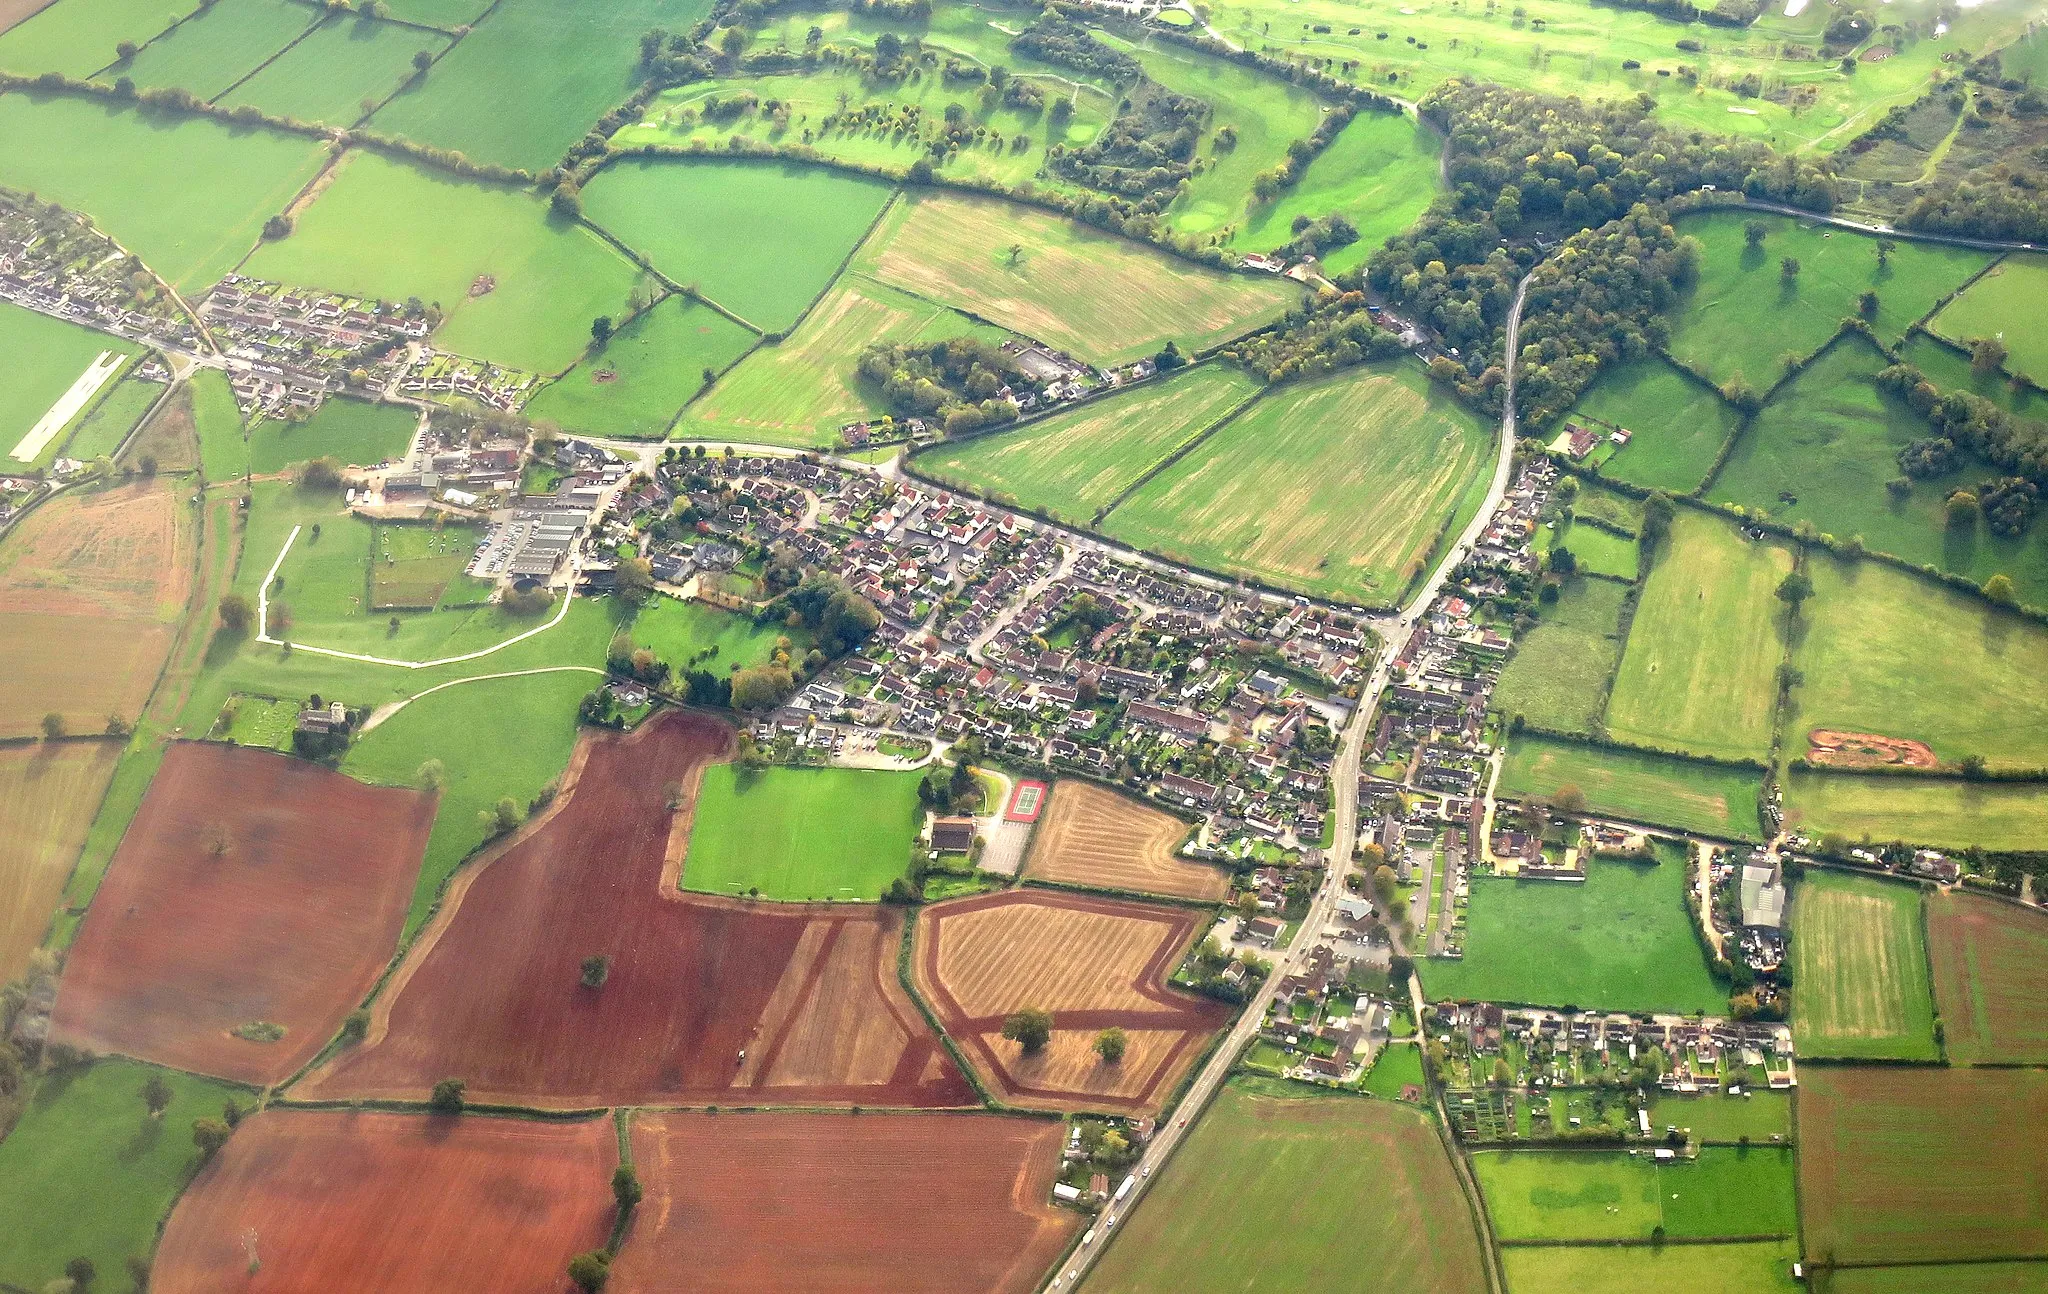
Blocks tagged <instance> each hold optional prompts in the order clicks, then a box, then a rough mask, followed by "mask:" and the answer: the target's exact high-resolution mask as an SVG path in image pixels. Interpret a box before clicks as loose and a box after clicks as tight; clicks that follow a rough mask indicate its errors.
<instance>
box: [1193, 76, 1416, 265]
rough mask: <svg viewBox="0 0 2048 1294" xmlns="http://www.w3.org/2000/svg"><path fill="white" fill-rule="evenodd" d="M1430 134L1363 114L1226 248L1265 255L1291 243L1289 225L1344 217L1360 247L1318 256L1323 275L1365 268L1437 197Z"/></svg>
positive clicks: (1389, 117) (1391, 118)
mask: <svg viewBox="0 0 2048 1294" xmlns="http://www.w3.org/2000/svg"><path fill="white" fill-rule="evenodd" d="M1440 147H1441V145H1440V144H1439V143H1438V141H1437V137H1436V134H1435V132H1434V131H1431V130H1429V129H1427V128H1425V127H1423V126H1420V125H1418V124H1417V123H1416V122H1415V120H1414V119H1413V118H1410V117H1408V116H1405V115H1396V114H1394V113H1386V112H1361V113H1360V114H1358V116H1356V117H1354V118H1352V120H1351V124H1350V125H1348V126H1346V127H1344V129H1343V130H1342V131H1340V132H1338V135H1337V138H1336V139H1334V140H1332V141H1331V142H1330V146H1329V147H1328V148H1326V149H1324V150H1323V151H1322V152H1320V153H1318V154H1316V156H1315V159H1314V160H1313V161H1311V162H1310V163H1309V164H1308V169H1307V170H1305V171H1303V172H1302V176H1301V179H1300V180H1298V181H1297V182H1296V183H1295V185H1294V187H1293V188H1290V189H1287V190H1284V191H1283V192H1282V193H1280V195H1279V196H1277V197H1276V198H1274V199H1273V200H1272V201H1271V202H1269V203H1266V204H1264V205H1263V206H1259V205H1254V207H1253V208H1252V209H1251V210H1250V211H1248V212H1247V213H1246V215H1245V217H1244V219H1243V221H1242V222H1241V223H1240V224H1238V226H1237V230H1236V232H1235V233H1233V234H1232V235H1231V238H1230V244H1229V245H1230V246H1232V247H1235V248H1238V249H1239V250H1241V251H1253V252H1270V251H1272V250H1273V249H1274V248H1276V247H1281V246H1283V245H1285V244H1287V243H1290V242H1292V241H1294V236H1295V235H1294V228H1293V226H1294V220H1295V218H1296V217H1297V216H1307V217H1308V218H1309V219H1311V220H1318V219H1321V218H1322V217H1324V216H1327V215H1332V214H1336V215H1341V216H1343V217H1344V218H1345V219H1347V220H1349V221H1350V222H1351V223H1352V225H1353V226H1355V227H1356V228H1357V230H1358V241H1357V242H1355V243H1351V244H1349V245H1347V246H1344V247H1333V248H1331V249H1330V250H1329V251H1327V252H1325V253H1324V254H1323V257H1322V268H1323V272H1324V273H1326V274H1341V273H1343V272H1345V271H1347V270H1352V269H1356V268H1357V267H1359V266H1360V265H1363V264H1365V261H1366V258H1367V257H1369V256H1371V255H1372V254H1373V253H1374V252H1376V251H1378V250H1379V249H1380V247H1381V246H1382V245H1383V244H1384V243H1385V242H1386V241H1387V239H1388V238H1390V237H1392V236H1393V235H1395V234H1398V233H1401V232H1402V231H1404V230H1406V229H1407V228H1408V227H1409V226H1411V225H1413V224H1414V223H1415V221H1416V219H1417V218H1418V217H1420V216H1421V215H1422V212H1423V209H1424V208H1426V207H1428V206H1429V203H1430V199H1432V198H1433V197H1435V196H1436V183H1435V180H1436V169H1437V153H1438V150H1439V149H1440Z"/></svg>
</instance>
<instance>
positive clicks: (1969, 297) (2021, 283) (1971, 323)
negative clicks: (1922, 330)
mask: <svg viewBox="0 0 2048 1294" xmlns="http://www.w3.org/2000/svg"><path fill="white" fill-rule="evenodd" d="M2043 291H2048V259H2043V258H2042V257H2039V256H2008V257H2006V258H2005V259H2004V260H2002V261H2000V262H1999V263H1998V264H1997V265H1994V266H1992V268H1991V270H1990V272H1988V273H1986V274H1985V275H1984V277H1982V278H1980V279H1978V280H1977V281H1976V282H1975V283H1972V284H1971V285H1970V287H1969V290H1968V291H1966V292H1964V293H1963V294H1962V295H1961V296H1959V297H1957V298H1956V299H1955V300H1953V301H1951V302H1949V303H1948V304H1947V305H1946V306H1943V307H1942V310H1941V313H1940V314H1938V315H1936V316H1934V320H1933V322H1932V323H1931V324H1929V325H1928V326H1929V327H1931V328H1932V329H1933V330H1934V331H1935V332H1936V333H1937V334H1939V335H1940V336H1943V337H1946V338H1948V339H1949V340H1951V341H1958V342H1961V343H1963V344H1964V345H1965V346H1967V345H1969V344H1970V343H1971V342H1973V341H1976V340H1977V339H1978V338H1980V337H1992V338H1996V339H1997V340H1999V341H2002V342H2004V343H2005V348H2006V360H2005V371H2006V372H2008V373H2021V374H2025V375H2026V376H2028V377H2031V378H2034V379H2035V380H2037V381H2038V380H2042V379H2048V342H2043V340H2042V339H2041V338H2040V337H2039V336H2038V335H2037V330H2036V329H2034V328H2032V327H2030V326H2028V321H2029V320H2030V319H2031V318H2032V317H2033V312H2034V309H2035V307H2036V305H2037V304H2038V303H2039V302H2040V300H2041V294H2042V292H2043Z"/></svg>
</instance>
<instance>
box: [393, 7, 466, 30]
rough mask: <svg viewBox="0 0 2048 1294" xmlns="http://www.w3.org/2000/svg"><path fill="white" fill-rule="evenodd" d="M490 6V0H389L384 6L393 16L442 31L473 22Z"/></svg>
mask: <svg viewBox="0 0 2048 1294" xmlns="http://www.w3.org/2000/svg"><path fill="white" fill-rule="evenodd" d="M490 7H491V6H490V0H391V2H390V4H388V5H387V6H386V8H388V9H389V10H390V11H391V16H392V17H394V18H403V19H405V20H406V21H407V22H416V23H424V24H425V25H427V26H429V27H439V28H440V29H441V30H443V31H452V30H454V29H455V28H457V27H462V26H466V25H468V24H469V23H472V22H475V21H476V19H477V18H478V17H479V16H481V15H482V14H483V11H484V10H486V9H488V8H490Z"/></svg>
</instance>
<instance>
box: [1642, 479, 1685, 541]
mask: <svg viewBox="0 0 2048 1294" xmlns="http://www.w3.org/2000/svg"><path fill="white" fill-rule="evenodd" d="M1676 511H1677V509H1676V507H1675V506H1674V505H1673V504H1672V502H1671V496H1670V495H1668V494H1666V493H1664V491H1662V490H1652V491H1650V496H1649V497H1648V498H1646V499H1644V500H1643V542H1644V543H1646V544H1649V545H1651V546H1653V547H1654V546H1655V545H1656V544H1657V543H1658V542H1660V541H1661V540H1662V539H1663V538H1664V537H1665V536H1666V535H1668V534H1670V533H1671V518H1672V516H1673V515H1674V514H1675V513H1676Z"/></svg>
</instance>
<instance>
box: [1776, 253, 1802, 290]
mask: <svg viewBox="0 0 2048 1294" xmlns="http://www.w3.org/2000/svg"><path fill="white" fill-rule="evenodd" d="M1778 278H1779V279H1780V280H1781V281H1782V282H1784V283H1786V284H1788V285H1789V284H1792V283H1796V282H1798V281H1799V258H1798V257H1797V256H1787V257H1785V258H1784V259H1783V260H1781V261H1779V262H1778Z"/></svg>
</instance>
